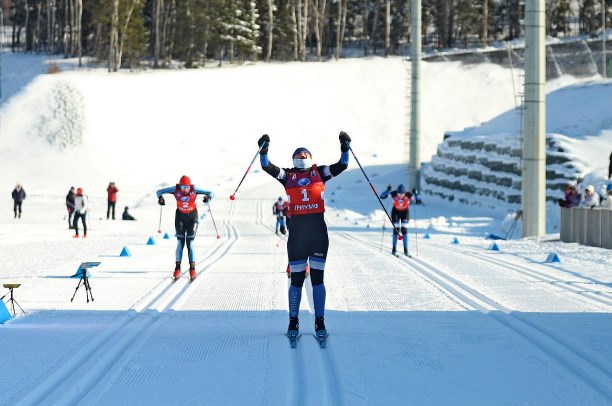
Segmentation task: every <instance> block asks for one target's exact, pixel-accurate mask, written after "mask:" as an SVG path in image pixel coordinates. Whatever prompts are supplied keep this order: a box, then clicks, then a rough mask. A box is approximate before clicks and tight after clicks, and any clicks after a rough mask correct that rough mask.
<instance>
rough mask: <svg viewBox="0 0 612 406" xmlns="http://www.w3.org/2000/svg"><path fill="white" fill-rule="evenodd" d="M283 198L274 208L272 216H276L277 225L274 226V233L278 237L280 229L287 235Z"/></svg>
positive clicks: (280, 198)
mask: <svg viewBox="0 0 612 406" xmlns="http://www.w3.org/2000/svg"><path fill="white" fill-rule="evenodd" d="M283 208H284V204H283V198H282V197H279V198H278V200H277V201H276V202H274V205H273V206H272V214H274V215H275V216H276V225H275V226H274V233H275V234H277V235H278V230H279V228H280V232H281V234H283V235H284V234H285V233H287V229H286V227H285V216H284V215H283Z"/></svg>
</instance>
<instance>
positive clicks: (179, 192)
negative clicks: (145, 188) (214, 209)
mask: <svg viewBox="0 0 612 406" xmlns="http://www.w3.org/2000/svg"><path fill="white" fill-rule="evenodd" d="M165 193H171V194H173V195H174V197H175V199H176V215H175V217H174V227H175V228H176V238H177V246H176V266H175V268H174V274H173V275H172V278H173V279H174V281H176V280H177V279H178V278H180V277H181V261H182V259H183V250H184V248H185V245H187V253H188V256H189V279H190V281H193V280H194V279H195V278H196V276H197V274H196V270H195V251H194V249H193V240H194V239H195V236H196V233H197V231H198V218H199V217H198V208H197V206H196V199H197V196H198V195H204V197H203V200H202V201H203V202H204V203H208V202H209V201H210V200H211V199H212V198H213V197H214V194H213V193H212V192H210V191H208V190H203V189H198V188H196V187H195V186H194V185H193V184H192V183H191V179H189V177H187V176H185V175H183V176H182V177H181V179H180V181H179V183H178V184H177V185H176V186H171V187H167V188H164V189H159V190H158V191H157V192H156V194H157V199H158V201H157V202H158V204H159V205H161V206H163V205H165V204H166V201H165V200H164V197H163V196H162V195H163V194H165Z"/></svg>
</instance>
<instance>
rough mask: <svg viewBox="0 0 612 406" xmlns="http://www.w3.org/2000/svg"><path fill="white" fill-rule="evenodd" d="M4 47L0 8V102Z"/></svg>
mask: <svg viewBox="0 0 612 406" xmlns="http://www.w3.org/2000/svg"><path fill="white" fill-rule="evenodd" d="M3 45H4V12H3V10H2V7H0V100H2V46H3Z"/></svg>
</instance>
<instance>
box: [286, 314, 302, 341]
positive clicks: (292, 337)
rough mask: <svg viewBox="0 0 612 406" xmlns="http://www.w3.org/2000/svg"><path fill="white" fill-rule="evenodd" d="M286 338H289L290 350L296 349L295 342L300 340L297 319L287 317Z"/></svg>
mask: <svg viewBox="0 0 612 406" xmlns="http://www.w3.org/2000/svg"><path fill="white" fill-rule="evenodd" d="M287 337H289V346H290V347H291V348H295V347H297V340H298V338H300V322H299V320H298V318H297V317H289V327H287Z"/></svg>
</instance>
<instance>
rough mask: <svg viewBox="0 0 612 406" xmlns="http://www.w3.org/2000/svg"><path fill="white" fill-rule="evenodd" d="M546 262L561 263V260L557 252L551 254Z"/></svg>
mask: <svg viewBox="0 0 612 406" xmlns="http://www.w3.org/2000/svg"><path fill="white" fill-rule="evenodd" d="M546 262H561V260H560V259H559V255H557V253H556V252H551V253H550V254H548V257H546Z"/></svg>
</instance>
